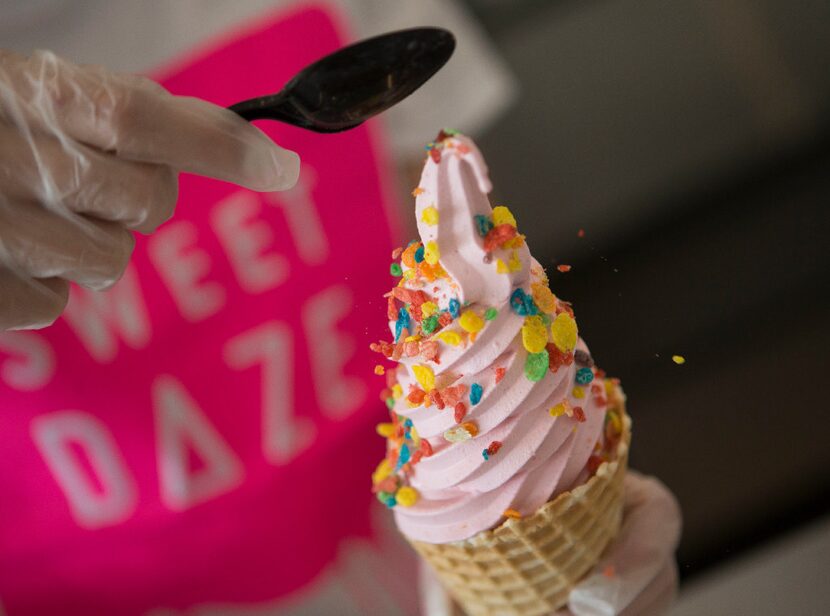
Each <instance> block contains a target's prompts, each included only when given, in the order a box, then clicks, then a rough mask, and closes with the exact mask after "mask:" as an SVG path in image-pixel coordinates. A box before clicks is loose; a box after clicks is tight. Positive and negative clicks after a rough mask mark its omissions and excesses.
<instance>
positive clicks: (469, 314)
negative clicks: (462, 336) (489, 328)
mask: <svg viewBox="0 0 830 616" xmlns="http://www.w3.org/2000/svg"><path fill="white" fill-rule="evenodd" d="M458 324H459V325H460V326H461V329H463V330H464V331H465V332H469V333H471V334H473V333H475V332H478V331H481V330H482V329H483V328H484V319H482V318H481V317H480V316H479V315H478V314H476V313H475V312H473V311H472V310H467V311H465V312H462V313H461V316H460V317H459V319H458Z"/></svg>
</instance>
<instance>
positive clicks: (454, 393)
mask: <svg viewBox="0 0 830 616" xmlns="http://www.w3.org/2000/svg"><path fill="white" fill-rule="evenodd" d="M466 393H467V386H466V385H453V386H452V387H445V388H444V389H442V390H441V397H442V398H443V399H444V403H445V404H446V405H447V406H455V405H456V404H458V403H459V402H460V401H461V398H463V397H464V394H466Z"/></svg>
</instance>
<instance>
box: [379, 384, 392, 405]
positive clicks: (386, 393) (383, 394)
mask: <svg viewBox="0 0 830 616" xmlns="http://www.w3.org/2000/svg"><path fill="white" fill-rule="evenodd" d="M391 396H392V390H391V389H390V388H388V387H387V388H386V389H384V390H383V391H381V392H380V401H381V402H386V399H387V398H389V397H391Z"/></svg>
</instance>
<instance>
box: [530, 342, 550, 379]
mask: <svg viewBox="0 0 830 616" xmlns="http://www.w3.org/2000/svg"><path fill="white" fill-rule="evenodd" d="M547 371H548V351H547V349H543V350H542V351H541V352H540V353H528V355H527V359H525V376H526V377H527V378H528V380H530V381H533V382H536V381H541V380H542V379H543V378H544V377H545V374H547Z"/></svg>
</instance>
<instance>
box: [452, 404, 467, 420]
mask: <svg viewBox="0 0 830 616" xmlns="http://www.w3.org/2000/svg"><path fill="white" fill-rule="evenodd" d="M466 414H467V405H466V404H464V403H463V402H459V403H458V404H456V405H455V423H461V421H462V420H463V419H464V416H465V415H466Z"/></svg>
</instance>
